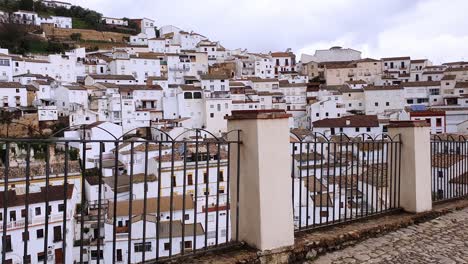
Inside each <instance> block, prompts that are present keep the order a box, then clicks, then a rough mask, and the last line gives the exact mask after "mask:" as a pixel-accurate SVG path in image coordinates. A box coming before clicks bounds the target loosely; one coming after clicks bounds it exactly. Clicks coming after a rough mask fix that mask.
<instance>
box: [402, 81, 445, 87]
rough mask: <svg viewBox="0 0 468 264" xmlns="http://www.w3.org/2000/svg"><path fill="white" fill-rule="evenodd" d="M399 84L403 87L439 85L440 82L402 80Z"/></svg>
mask: <svg viewBox="0 0 468 264" xmlns="http://www.w3.org/2000/svg"><path fill="white" fill-rule="evenodd" d="M400 85H401V86H403V87H426V86H440V82H436V81H422V82H403V83H401V84H400Z"/></svg>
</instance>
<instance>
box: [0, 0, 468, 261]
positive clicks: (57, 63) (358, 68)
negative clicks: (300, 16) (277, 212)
mask: <svg viewBox="0 0 468 264" xmlns="http://www.w3.org/2000/svg"><path fill="white" fill-rule="evenodd" d="M41 2H42V4H44V5H46V6H47V7H48V8H62V9H71V8H73V7H72V5H71V4H69V3H66V2H62V1H53V0H43V1H41ZM0 21H1V22H2V23H9V24H18V25H19V24H21V25H33V26H36V27H41V28H45V31H46V30H56V29H66V30H72V29H73V25H74V23H73V18H71V17H61V16H42V15H41V14H39V13H36V12H34V11H24V10H17V11H15V12H6V11H0ZM101 23H102V24H104V25H107V26H109V25H110V26H115V27H118V28H125V27H129V26H130V24H134V25H135V24H136V25H137V29H138V34H135V35H131V36H129V37H128V39H127V40H126V43H125V45H120V44H119V45H118V46H115V47H110V48H99V49H98V50H90V49H88V48H86V47H76V48H74V49H71V50H68V51H66V52H64V53H60V54H14V53H12V52H11V51H10V50H8V49H5V48H2V47H0V100H1V105H0V107H1V108H0V111H1V112H2V118H5V119H4V120H5V121H1V122H0V134H1V135H2V136H1V137H18V138H21V137H24V138H26V137H30V136H38V132H32V131H33V130H34V131H39V132H40V134H41V135H47V136H51V137H60V138H62V139H68V140H72V141H71V142H70V143H69V144H68V143H67V144H58V143H57V144H56V145H54V146H52V145H50V146H49V145H48V146H47V149H46V150H44V149H41V148H33V149H31V148H25V147H24V146H22V145H20V144H11V145H9V147H10V148H11V149H13V150H14V151H13V152H12V153H14V154H15V155H14V156H12V157H9V158H8V157H7V158H6V159H4V158H2V160H1V161H0V162H1V163H2V166H3V165H4V164H5V163H7V164H9V166H10V169H9V171H8V176H7V177H8V178H9V180H8V182H7V183H6V184H7V186H13V187H12V188H9V189H8V190H6V188H5V184H3V185H2V189H3V191H2V192H1V193H0V196H1V197H3V196H4V195H5V192H7V194H6V195H5V196H8V206H9V207H8V208H9V209H8V216H7V215H3V209H2V210H0V211H1V212H0V220H2V219H4V218H7V222H8V224H7V233H8V236H7V239H6V240H5V241H6V243H7V245H6V248H7V253H6V262H5V263H25V262H24V261H25V260H28V261H29V263H41V262H47V263H62V262H54V261H55V260H58V259H60V260H61V259H62V256H65V257H64V258H65V259H66V260H67V261H66V262H64V263H73V262H74V261H75V262H78V261H80V259H81V260H83V259H84V261H86V262H87V263H98V262H99V261H101V263H112V260H114V261H115V262H122V263H123V262H125V263H127V262H128V263H140V262H141V261H142V254H141V252H146V253H145V254H146V259H154V258H158V257H161V256H169V255H176V254H179V253H181V252H183V251H184V250H186V251H191V250H194V249H198V248H205V247H210V246H214V245H218V243H221V242H227V241H228V240H229V239H230V238H231V237H232V236H233V235H234V234H232V232H231V225H232V224H233V223H231V220H230V202H229V199H230V198H229V178H228V177H229V176H228V173H229V158H228V157H229V152H230V151H231V150H230V146H229V144H221V143H219V141H216V140H220V139H223V138H226V137H227V136H226V134H227V133H228V132H229V131H228V121H227V117H229V116H231V114H232V113H233V111H239V110H259V112H261V111H263V110H265V111H266V110H278V111H279V110H283V111H285V112H286V113H287V114H290V117H289V119H288V124H289V128H290V130H291V131H292V132H293V133H294V135H304V138H307V137H312V136H313V135H317V134H318V135H320V136H321V137H324V138H333V137H336V136H339V135H343V134H344V135H346V137H347V138H354V137H360V136H362V135H366V136H365V137H364V140H366V139H368V138H367V136H369V137H370V139H372V138H374V139H375V138H380V137H382V134H384V133H386V132H387V131H388V125H389V124H390V122H391V121H404V120H423V121H425V122H427V123H428V124H429V125H430V129H431V133H432V134H434V135H437V134H467V133H468V62H465V61H458V62H445V63H442V64H440V65H435V64H433V63H432V62H431V61H430V60H429V59H426V58H412V57H410V56H405V54H402V56H400V57H386V58H366V57H364V56H362V52H361V51H359V50H355V49H352V48H348V47H339V46H335V47H328V48H326V49H321V50H316V51H315V53H314V54H301V55H300V56H299V55H298V54H295V53H294V52H293V51H292V50H291V49H286V50H280V51H264V52H263V53H254V52H249V51H248V50H246V49H243V48H235V49H229V48H226V47H225V46H223V44H222V43H221V42H220V41H217V40H216V39H212V37H216V36H211V37H207V36H204V35H203V34H202V33H197V32H193V31H186V30H184V29H182V28H179V27H177V26H174V25H161V24H159V23H158V21H157V19H154V18H146V17H139V18H130V19H127V18H113V17H103V18H102V21H101ZM7 117H8V122H7V121H6V118H7ZM151 129H154V130H153V132H152V133H151V132H148V131H151ZM155 131H156V132H155ZM194 131H195V132H194ZM199 132H200V133H202V134H204V135H203V137H201V138H200V142H202V143H203V144H199V143H198V141H197V142H196V143H193V142H191V141H190V142H188V143H187V142H185V143H176V141H172V142H171V141H170V140H167V141H165V140H166V139H168V138H171V139H176V138H178V137H179V138H180V136H181V135H183V136H182V137H185V138H187V139H193V138H194V137H195V138H197V140H198V139H199V138H198V133H199ZM148 133H149V134H148ZM207 136H208V137H213V140H215V142H214V143H212V144H210V141H209V140H208V139H207ZM148 138H150V139H148ZM116 139H131V140H130V141H131V143H128V142H125V143H123V142H122V143H121V144H114V143H113V142H107V143H98V142H93V141H97V140H109V141H112V140H116ZM73 140H88V142H89V143H86V144H79V143H73ZM155 140H163V141H161V142H162V143H161V142H160V143H155V142H154V141H155ZM299 141H300V139H297V138H294V137H292V136H291V142H299ZM216 142H218V143H216ZM2 144H3V143H2ZM297 146H299V145H297ZM390 146H391V145H385V146H384V144H382V146H381V147H380V148H379V147H378V148H369V146H366V145H365V144H361V145H360V148H359V147H358V148H356V149H353V150H348V149H347V146H346V153H347V154H349V155H350V159H349V160H353V159H356V158H357V159H359V158H360V159H365V158H367V163H366V164H361V165H360V164H359V162H358V163H357V164H355V163H354V164H353V163H352V162H348V157H346V161H345V157H342V156H338V154H337V153H338V152H337V150H336V146H335V150H334V151H332V149H328V148H327V149H323V148H322V149H321V150H320V149H317V148H316V147H315V148H314V149H312V147H311V146H307V148H308V149H307V150H306V149H305V148H306V146H305V145H300V148H301V149H299V148H296V149H294V150H293V161H292V162H293V167H294V168H296V171H295V172H294V171H293V178H294V187H293V190H294V191H295V192H294V196H296V202H297V200H299V201H300V200H301V199H304V198H303V197H301V194H300V193H307V192H308V194H307V195H305V199H306V200H307V206H304V204H305V202H298V203H296V204H295V205H294V206H295V207H296V209H297V211H298V212H299V211H302V210H309V209H310V210H311V211H314V218H315V219H314V221H320V222H322V220H323V221H324V222H325V221H331V220H333V221H334V220H335V219H338V218H339V217H342V216H343V215H345V216H347V217H352V216H353V215H357V214H363V213H364V212H363V210H364V207H365V210H366V212H367V211H373V210H380V209H381V208H383V207H386V206H388V204H387V203H389V202H388V201H387V199H388V197H387V196H384V195H382V196H378V195H377V194H378V193H379V192H382V190H384V192H386V191H385V190H386V188H388V187H387V186H385V185H383V184H382V183H381V182H377V180H373V179H370V180H369V178H367V179H365V178H364V176H363V175H367V176H368V175H369V172H370V171H371V172H372V171H374V172H378V173H381V174H384V173H388V174H390V172H387V167H386V164H385V168H384V164H383V163H382V162H379V156H378V154H377V153H379V152H380V153H385V152H386V151H388V150H389V148H391V147H390ZM2 147H3V145H2ZM302 147H304V149H303V148H302ZM339 148H340V149H342V150H343V151H345V146H339ZM44 153H46V154H44ZM340 154H341V151H340ZM383 155H384V154H382V156H381V157H380V158H381V159H382V161H383V159H384V156H383ZM440 155H441V157H439V160H442V159H443V158H442V156H443V155H445V154H443V153H442V154H440ZM44 156H45V157H46V158H44ZM306 156H307V158H306ZM312 156H313V157H312ZM369 156H370V157H372V158H371V160H370V161H369ZM374 156H375V157H376V158H374ZM26 157H28V158H26ZM436 158H437V157H436ZM26 160H28V161H27V162H26ZM44 160H47V162H48V164H49V166H50V168H47V169H46V168H45V167H44V165H43V161H44ZM64 160H66V162H67V166H66V168H64V167H63V164H64ZM81 161H82V163H83V164H80V163H81ZM458 162H464V161H463V160H458V161H453V163H450V164H447V163H443V164H440V166H439V165H438V167H437V168H435V169H436V170H439V169H440V171H445V170H450V168H452V167H453V166H458ZM330 163H335V166H336V169H333V170H332V171H329V169H325V167H326V166H327V165H328V166H329V164H330ZM338 163H339V164H340V165H339V166H338V165H337V164H338ZM441 163H442V162H441ZM26 166H28V168H30V169H31V175H25V167H26ZM116 167H117V169H116ZM353 169H356V171H355V173H354V174H355V175H352V176H350V177H349V178H348V175H347V172H348V171H349V170H351V172H352V171H353ZM311 171H313V173H310V172H311ZM345 172H346V173H345ZM5 173H6V172H5V171H4V170H1V171H0V176H1V177H2V178H3V177H5ZM309 174H310V177H309ZM82 175H86V177H85V178H84V181H82V180H81V179H82ZM305 175H308V176H307V177H305ZM312 175H314V176H312ZM303 176H304V177H303ZM330 176H332V177H331V178H330ZM457 176H461V175H457ZM442 177H443V176H442ZM117 178H118V182H117ZM338 178H339V179H340V181H339V182H338V180H337V179H338ZM341 178H343V182H347V181H349V180H351V182H352V181H353V180H354V181H356V182H359V184H360V186H362V188H360V189H351V195H350V196H347V195H348V194H345V193H346V192H344V191H343V194H342V195H341V191H340V190H344V189H347V188H348V187H347V186H346V187H345V186H344V184H342V182H341ZM46 181H47V183H48V182H49V181H51V182H53V186H48V185H47V184H46ZM309 181H310V182H309ZM32 182H33V183H32ZM231 188H232V187H231ZM288 188H289V187H288ZM445 188H447V187H443V188H442V187H441V188H439V189H437V190H434V192H435V193H436V194H437V195H442V196H443V195H444V192H445V191H446V189H445ZM371 189H372V192H374V190H375V193H376V196H375V197H374V198H373V199H375V200H376V201H379V203H380V205H379V206H377V207H375V208H372V207H371V208H369V204H371V203H372V201H369V199H367V197H366V196H365V194H366V193H368V192H369V190H371ZM148 190H150V191H148ZM83 191H84V193H83ZM338 192H340V195H335V193H338ZM26 193H28V195H29V198H27V199H29V204H28V209H25V205H26V203H25V199H26V198H25V197H26ZM46 193H48V195H46ZM332 193H333V195H331V194H332ZM46 196H47V198H45V197H46ZM309 200H310V201H309ZM342 201H346V202H345V205H344V204H343V202H342ZM309 202H310V203H309ZM0 204H2V206H1V207H2V208H3V207H4V204H3V200H0ZM362 204H367V206H360V205H362ZM98 205H99V206H98ZM348 205H349V206H348ZM101 208H105V210H101ZM346 208H348V209H349V208H351V209H350V210H348V211H347V210H346ZM353 209H354V210H353ZM315 211H316V212H317V213H316V214H315ZM307 212H308V211H307ZM46 214H48V217H47V216H46ZM294 216H295V218H294V223H295V225H299V226H300V225H305V223H306V222H307V223H308V221H312V220H311V219H310V216H309V215H308V214H303V215H301V216H299V215H296V214H295V215H294ZM307 217H308V218H307ZM45 219H47V220H45ZM25 225H27V226H29V227H28V228H29V233H28V234H26V236H25V233H24V232H23V231H24V226H25ZM46 226H47V228H46ZM143 226H144V227H143ZM143 228H145V230H146V232H147V233H148V234H149V235H148V237H146V234H143V232H140V231H138V230H142V229H143ZM156 229H157V230H158V232H157V233H158V237H157V239H156V240H155V238H156V237H155V234H156ZM2 230H3V227H0V231H2ZM63 230H66V232H63ZM129 230H133V232H131V231H130V232H129ZM169 230H170V231H169ZM48 233H50V234H48ZM128 236H132V239H131V245H130V243H129V242H128V241H129V239H127V237H128ZM116 237H117V240H116ZM25 239H26V240H27V241H29V244H28V245H29V247H28V255H27V256H26V257H27V259H24V258H19V257H18V256H22V254H23V242H24V241H25ZM44 239H46V240H47V239H48V245H49V246H48V248H47V251H46V252H44V249H43V246H42V245H43V240H44ZM36 241H40V242H37V243H36ZM65 245H67V246H66V247H64V246H65ZM129 246H131V248H129ZM80 247H84V250H80ZM129 252H133V253H131V254H130V253H129Z"/></svg>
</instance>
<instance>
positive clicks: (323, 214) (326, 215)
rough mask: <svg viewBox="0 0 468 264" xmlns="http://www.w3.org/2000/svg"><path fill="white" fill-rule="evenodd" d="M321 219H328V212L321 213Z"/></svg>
mask: <svg viewBox="0 0 468 264" xmlns="http://www.w3.org/2000/svg"><path fill="white" fill-rule="evenodd" d="M320 217H328V211H320Z"/></svg>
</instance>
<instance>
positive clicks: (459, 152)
mask: <svg viewBox="0 0 468 264" xmlns="http://www.w3.org/2000/svg"><path fill="white" fill-rule="evenodd" d="M467 148H468V141H467V140H466V138H465V137H464V136H459V137H458V138H455V137H453V136H451V135H448V136H446V138H442V137H440V136H438V135H434V136H433V137H432V139H431V157H432V160H431V186H432V200H433V202H440V201H446V200H450V199H457V198H462V197H466V196H467V195H468V182H467V180H468V179H467V178H468V153H467Z"/></svg>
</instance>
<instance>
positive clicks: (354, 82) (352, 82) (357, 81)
mask: <svg viewBox="0 0 468 264" xmlns="http://www.w3.org/2000/svg"><path fill="white" fill-rule="evenodd" d="M345 83H348V84H367V82H366V81H363V80H356V81H346V82H345Z"/></svg>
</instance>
